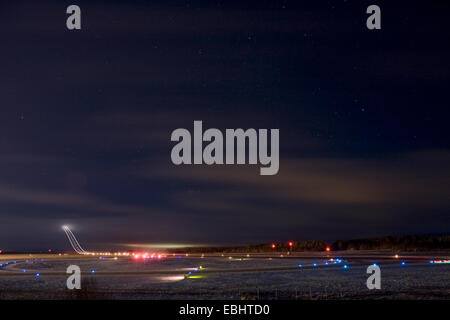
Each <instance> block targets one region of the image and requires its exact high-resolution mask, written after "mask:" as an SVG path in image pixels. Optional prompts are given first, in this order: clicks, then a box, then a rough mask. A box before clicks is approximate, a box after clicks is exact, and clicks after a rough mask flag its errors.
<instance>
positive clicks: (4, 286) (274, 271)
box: [0, 256, 450, 299]
mask: <svg viewBox="0 0 450 320" xmlns="http://www.w3.org/2000/svg"><path fill="white" fill-rule="evenodd" d="M326 262H327V260H326V259H319V258H318V259H317V260H311V259H292V258H290V259H267V258H265V259H261V258H258V259H253V258H240V259H229V258H228V257H215V258H211V257H208V258H200V257H197V258H194V257H184V256H183V257H181V256H180V257H176V256H175V257H170V258H166V259H161V260H150V261H147V262H146V261H134V260H133V259H131V258H122V259H117V260H114V259H112V258H104V259H99V258H89V259H42V260H41V259H32V258H30V259H24V260H16V261H8V265H5V263H6V261H2V260H0V264H3V266H1V267H0V299H71V298H82V299H258V298H259V299H379V298H389V299H390V298H397V299H399V298H400V299H402V298H404V299H449V298H450V265H448V264H447V265H445V264H443V265H438V264H430V263H406V265H402V264H401V263H400V261H398V262H395V263H386V264H383V263H380V264H379V265H380V268H381V286H382V289H381V290H368V289H367V287H366V280H367V277H368V276H369V275H368V274H366V268H367V266H368V265H369V263H367V264H364V263H363V264H360V263H356V262H352V261H345V260H344V261H342V262H340V263H333V262H328V264H325V263H326ZM374 262H375V261H374ZM71 264H75V265H78V266H79V267H80V268H81V270H82V272H83V275H82V289H81V290H68V289H67V287H66V280H67V277H68V276H69V275H65V272H66V268H67V267H68V266H69V265H71ZM314 264H317V266H314ZM299 265H301V267H299ZM344 266H347V267H344ZM159 271H160V272H159ZM231 271H234V272H231ZM15 272H18V273H20V275H13V273H15ZM152 272H156V273H152ZM158 272H159V273H158ZM104 273H108V274H104ZM37 274H39V276H37Z"/></svg>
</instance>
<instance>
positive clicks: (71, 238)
mask: <svg viewBox="0 0 450 320" xmlns="http://www.w3.org/2000/svg"><path fill="white" fill-rule="evenodd" d="M62 228H63V230H64V232H65V233H66V236H67V239H69V242H70V245H71V246H72V248H73V250H75V252H76V253H78V254H90V252H87V251H86V250H84V249H83V247H81V245H80V243H79V242H78V240H77V238H76V237H75V235H74V234H73V233H72V231H71V230H70V229H69V227H68V226H63V227H62Z"/></svg>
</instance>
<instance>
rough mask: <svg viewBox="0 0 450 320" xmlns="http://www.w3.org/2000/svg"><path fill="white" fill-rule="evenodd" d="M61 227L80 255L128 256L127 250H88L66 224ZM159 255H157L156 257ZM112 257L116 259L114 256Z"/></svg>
mask: <svg viewBox="0 0 450 320" xmlns="http://www.w3.org/2000/svg"><path fill="white" fill-rule="evenodd" d="M62 229H63V230H64V232H65V233H66V236H67V239H69V242H70V245H71V246H72V248H73V250H75V252H76V253H78V254H82V255H92V256H111V255H113V256H129V255H130V253H129V252H113V253H111V252H90V251H86V250H84V249H83V247H82V246H81V245H80V243H79V242H78V240H77V238H76V237H75V235H74V234H73V232H72V230H70V228H69V227H68V226H63V227H62ZM159 258H160V257H159V256H158V259H159ZM114 259H117V257H115V258H114Z"/></svg>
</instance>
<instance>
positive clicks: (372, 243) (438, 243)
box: [170, 235, 450, 253]
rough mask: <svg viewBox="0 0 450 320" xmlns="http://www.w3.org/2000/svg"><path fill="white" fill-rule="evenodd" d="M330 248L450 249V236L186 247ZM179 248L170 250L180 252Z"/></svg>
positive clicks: (202, 249)
mask: <svg viewBox="0 0 450 320" xmlns="http://www.w3.org/2000/svg"><path fill="white" fill-rule="evenodd" d="M327 247H328V248H330V250H332V251H337V250H393V251H426V250H445V249H448V250H450V236H449V235H446V236H386V237H378V238H368V239H353V240H337V241H335V242H334V243H327V242H325V241H322V240H306V241H295V242H294V241H293V242H292V246H289V242H284V243H268V244H257V245H248V246H240V247H197V248H185V249H183V250H182V251H183V252H187V253H204V252H209V253H211V252H213V253H221V252H227V253H241V252H253V253H259V252H260V253H263V252H286V251H297V252H302V251H325V250H326V249H327ZM179 251H180V250H179V249H178V250H176V249H173V250H170V252H179Z"/></svg>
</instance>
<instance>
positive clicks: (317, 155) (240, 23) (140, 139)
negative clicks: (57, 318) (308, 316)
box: [0, 0, 450, 251]
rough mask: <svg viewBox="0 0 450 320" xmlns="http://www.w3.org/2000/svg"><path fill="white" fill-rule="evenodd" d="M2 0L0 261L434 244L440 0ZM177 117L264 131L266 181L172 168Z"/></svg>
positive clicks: (445, 49)
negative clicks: (151, 247)
mask: <svg viewBox="0 0 450 320" xmlns="http://www.w3.org/2000/svg"><path fill="white" fill-rule="evenodd" d="M4 2H6V1H4ZM4 2H3V1H2V2H1V4H0V26H1V28H0V39H1V47H0V164H1V165H0V249H3V250H9V251H13V250H19V251H20V250H46V249H47V248H53V249H54V250H57V249H58V250H59V249H64V250H65V249H68V248H69V243H68V242H67V241H66V239H65V235H64V232H63V231H62V230H61V225H63V224H68V225H70V226H71V227H72V229H73V231H74V232H75V233H76V234H77V235H78V236H79V238H80V242H81V243H82V245H84V246H85V247H87V248H86V249H100V248H108V249H109V248H113V247H118V246H120V245H123V244H149V243H151V244H153V243H182V244H247V243H262V242H270V241H286V240H291V239H292V240H304V239H324V240H334V239H339V238H346V239H348V238H356V237H370V236H382V235H396V234H428V233H448V232H449V231H450V219H449V217H450V211H449V210H450V145H449V141H450V140H449V138H450V130H449V122H448V120H449V115H450V111H449V88H450V86H449V76H450V62H449V57H450V30H449V29H450V28H449V26H448V23H449V22H448V14H449V12H450V4H449V3H448V2H446V1H422V2H419V3H415V2H412V1H405V2H400V1H398V2H397V1H395V4H393V3H392V1H391V2H390V3H391V4H388V3H384V2H380V1H376V2H373V1H370V2H367V1H350V0H348V1H310V2H305V3H303V4H299V2H300V1H271V2H269V1H257V2H256V1H255V2H245V1H210V2H204V3H201V2H195V1H177V2H172V1H78V0H77V1H75V0H74V1H31V0H30V1H9V4H5V3H4ZM70 4H77V5H79V6H80V7H81V10H82V30H79V31H69V30H67V28H66V18H67V17H68V15H67V14H66V8H67V6H68V5H70ZM370 4H378V5H379V6H380V7H381V17H382V18H381V23H382V29H381V30H368V29H367V28H366V19H367V17H368V14H366V8H367V6H368V5H370ZM194 120H202V121H203V126H204V128H205V129H206V128H219V129H222V130H225V128H243V129H247V128H267V129H271V128H278V129H280V171H279V173H278V175H275V176H261V175H259V167H260V165H228V166H225V165H222V166H220V165H215V166H206V165H198V166H193V165H191V166H188V165H184V166H183V165H182V166H175V165H173V164H172V162H171V159H170V152H171V149H172V147H173V146H174V145H175V143H174V142H171V141H170V135H171V133H172V131H173V130H175V129H177V128H187V129H189V130H190V131H192V130H193V121H194Z"/></svg>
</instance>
